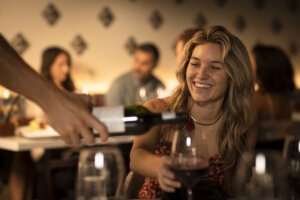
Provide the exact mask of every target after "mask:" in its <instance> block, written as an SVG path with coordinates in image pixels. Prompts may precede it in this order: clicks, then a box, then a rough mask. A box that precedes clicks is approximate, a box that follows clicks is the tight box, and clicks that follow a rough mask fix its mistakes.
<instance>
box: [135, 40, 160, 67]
mask: <svg viewBox="0 0 300 200" xmlns="http://www.w3.org/2000/svg"><path fill="white" fill-rule="evenodd" d="M137 50H141V51H144V52H148V53H151V54H152V55H153V61H154V62H155V63H157V62H158V60H159V51H158V48H157V47H156V46H155V45H154V44H151V43H144V44H141V45H139V46H138V47H137V48H136V51H137Z"/></svg>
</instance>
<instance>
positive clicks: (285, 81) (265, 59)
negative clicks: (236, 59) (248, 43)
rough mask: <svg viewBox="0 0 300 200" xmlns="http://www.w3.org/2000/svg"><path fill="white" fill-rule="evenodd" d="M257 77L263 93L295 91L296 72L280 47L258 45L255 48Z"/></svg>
mask: <svg viewBox="0 0 300 200" xmlns="http://www.w3.org/2000/svg"><path fill="white" fill-rule="evenodd" d="M253 53H254V56H255V62H256V77H257V80H258V84H259V87H260V89H261V91H262V92H269V93H290V92H293V91H294V90H295V83H294V70H293V66H292V64H291V62H290V60H289V58H288V56H287V54H286V53H285V52H284V51H283V50H282V49H281V48H279V47H276V46H265V45H261V44H258V45H256V46H255V47H254V48H253Z"/></svg>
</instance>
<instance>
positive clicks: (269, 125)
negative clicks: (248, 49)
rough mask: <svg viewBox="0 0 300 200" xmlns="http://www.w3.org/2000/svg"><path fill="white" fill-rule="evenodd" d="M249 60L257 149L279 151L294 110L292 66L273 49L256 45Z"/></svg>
mask: <svg viewBox="0 0 300 200" xmlns="http://www.w3.org/2000/svg"><path fill="white" fill-rule="evenodd" d="M250 58H251V62H252V66H253V70H254V73H255V76H256V86H257V87H256V88H257V89H256V90H257V91H256V92H255V95H254V105H255V109H256V114H257V128H258V133H257V140H258V144H257V145H258V146H257V147H258V148H260V147H263V148H268V147H270V148H275V149H278V150H282V145H283V140H284V138H285V136H286V134H287V128H288V127H289V125H290V120H291V116H292V112H293V107H294V102H293V98H292V95H293V92H294V91H295V83H294V70H293V66H292V64H291V62H290V60H289V58H288V56H287V54H286V53H285V52H284V51H283V50H282V49H281V48H279V47H276V46H266V45H256V46H255V47H254V48H253V50H252V53H251V55H250Z"/></svg>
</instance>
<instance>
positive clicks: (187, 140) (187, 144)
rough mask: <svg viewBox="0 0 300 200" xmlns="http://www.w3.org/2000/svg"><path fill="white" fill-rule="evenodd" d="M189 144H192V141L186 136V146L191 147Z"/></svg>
mask: <svg viewBox="0 0 300 200" xmlns="http://www.w3.org/2000/svg"><path fill="white" fill-rule="evenodd" d="M191 143H192V139H191V137H190V136H188V137H187V138H186V146H188V147H190V146H191Z"/></svg>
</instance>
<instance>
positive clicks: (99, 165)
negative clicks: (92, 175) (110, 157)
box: [95, 152, 104, 169]
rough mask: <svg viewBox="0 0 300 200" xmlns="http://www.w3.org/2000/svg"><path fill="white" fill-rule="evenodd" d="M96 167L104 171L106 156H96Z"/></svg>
mask: <svg viewBox="0 0 300 200" xmlns="http://www.w3.org/2000/svg"><path fill="white" fill-rule="evenodd" d="M95 167H96V168H97V169H102V168H103V167H104V155H103V153H101V152H98V153H96V155H95Z"/></svg>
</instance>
